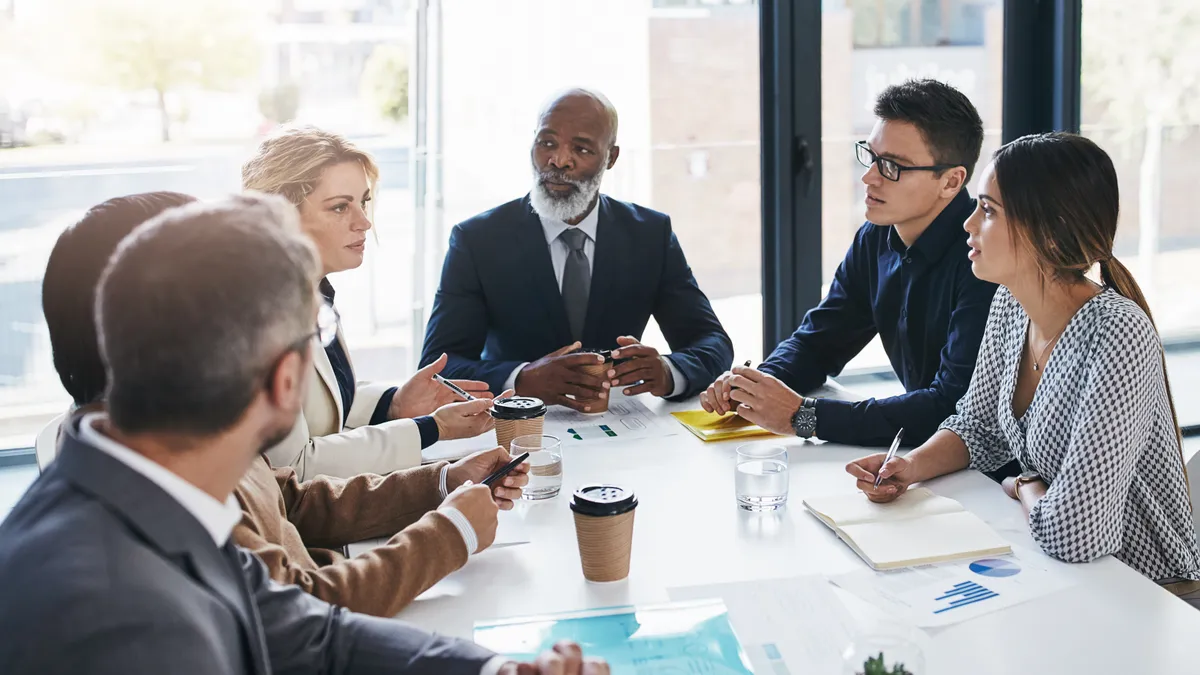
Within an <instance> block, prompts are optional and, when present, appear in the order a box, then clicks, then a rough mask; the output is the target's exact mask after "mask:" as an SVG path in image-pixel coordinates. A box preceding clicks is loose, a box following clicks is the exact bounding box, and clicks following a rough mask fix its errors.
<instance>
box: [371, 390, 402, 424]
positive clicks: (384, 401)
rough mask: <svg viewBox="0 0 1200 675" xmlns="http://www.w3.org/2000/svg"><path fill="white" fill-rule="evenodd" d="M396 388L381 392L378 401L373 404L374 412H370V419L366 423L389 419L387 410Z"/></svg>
mask: <svg viewBox="0 0 1200 675" xmlns="http://www.w3.org/2000/svg"><path fill="white" fill-rule="evenodd" d="M396 389H397V387H392V388H390V389H388V390H387V391H385V392H383V396H380V397H379V403H376V404H375V412H374V413H372V414H371V421H370V422H367V424H370V425H376V424H383V423H384V422H387V421H389V420H390V419H391V417H390V416H389V415H388V410H389V409H391V407H392V399H393V398H395V397H396Z"/></svg>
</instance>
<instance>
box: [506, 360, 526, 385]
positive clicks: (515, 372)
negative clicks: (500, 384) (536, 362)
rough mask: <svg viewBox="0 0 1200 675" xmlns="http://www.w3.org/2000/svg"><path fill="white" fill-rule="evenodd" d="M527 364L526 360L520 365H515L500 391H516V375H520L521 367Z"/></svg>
mask: <svg viewBox="0 0 1200 675" xmlns="http://www.w3.org/2000/svg"><path fill="white" fill-rule="evenodd" d="M527 365H529V362H528V361H526V362H525V363H522V364H521V365H519V366H517V367H516V368H513V371H512V374H511V375H509V376H508V379H507V380H505V381H504V388H503V389H501V390H500V391H508V390H509V389H512V390H513V391H516V390H517V375H520V374H521V369H522V368H524V367H525V366H527Z"/></svg>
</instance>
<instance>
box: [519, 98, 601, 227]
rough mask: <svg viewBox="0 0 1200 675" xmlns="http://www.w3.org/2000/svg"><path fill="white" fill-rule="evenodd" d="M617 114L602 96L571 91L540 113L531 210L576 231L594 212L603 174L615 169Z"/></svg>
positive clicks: (534, 156)
mask: <svg viewBox="0 0 1200 675" xmlns="http://www.w3.org/2000/svg"><path fill="white" fill-rule="evenodd" d="M620 154H621V148H620V147H619V146H617V109H616V108H614V107H613V104H612V103H611V102H610V101H609V100H608V98H607V97H606V96H604V94H601V93H600V92H597V91H592V90H590V89H582V88H574V89H568V90H566V91H563V92H560V93H559V94H557V95H556V96H554V97H553V98H552V99H550V101H548V102H547V103H546V105H545V106H544V107H543V108H542V113H541V114H540V115H538V123H537V130H536V131H535V133H534V138H533V149H532V151H531V152H530V158H531V159H532V160H533V179H534V184H533V189H532V190H531V191H530V199H531V201H532V204H533V208H534V210H535V211H537V212H538V214H540V215H542V216H543V217H549V218H555V219H558V220H561V221H563V222H566V223H568V224H571V225H575V224H577V223H579V222H580V221H582V220H583V218H584V216H586V215H587V214H588V213H590V212H591V210H592V209H593V208H594V207H595V205H596V201H597V200H598V199H599V196H600V182H601V181H602V180H603V179H604V172H605V171H607V170H609V169H611V168H612V167H613V165H614V164H616V163H617V157H618V156H619V155H620Z"/></svg>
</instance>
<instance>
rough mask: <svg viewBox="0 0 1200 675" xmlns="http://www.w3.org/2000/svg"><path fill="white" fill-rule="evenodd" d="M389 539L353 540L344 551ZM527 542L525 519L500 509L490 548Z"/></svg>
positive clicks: (351, 553) (352, 553)
mask: <svg viewBox="0 0 1200 675" xmlns="http://www.w3.org/2000/svg"><path fill="white" fill-rule="evenodd" d="M389 539H391V537H381V538H379V539H367V540H364V541H359V542H355V543H353V544H350V545H349V546H347V547H346V552H347V553H348V554H349V556H350V557H351V558H353V557H354V556H357V555H362V554H363V553H366V552H367V551H370V550H371V549H373V548H375V547H377V546H383V545H384V544H386V543H388V540H389ZM528 543H529V530H528V528H527V527H526V526H525V519H524V518H523V517H522V516H521V514H520V513H517V510H515V509H514V510H513V511H501V512H500V514H499V521H498V522H497V524H496V541H495V542H493V543H492V545H491V548H504V547H505V546H517V545H519V544H528Z"/></svg>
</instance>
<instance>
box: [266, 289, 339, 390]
mask: <svg viewBox="0 0 1200 675" xmlns="http://www.w3.org/2000/svg"><path fill="white" fill-rule="evenodd" d="M340 322H341V316H339V315H338V311H337V308H336V307H334V306H333V305H332V304H330V302H329V301H328V300H326V299H324V298H322V299H321V306H320V307H318V308H317V326H316V330H314V331H313V332H311V333H308V334H306V335H305V336H304V337H302V338H300V339H299V340H296V341H295V342H293V343H292V344H290V345H288V348H287V349H285V350H283V352H282V353H281V354H280V355H279V356H278V357H276V358H275V360H274V361H272V362H271V365H270V366H269V367H268V368H267V386H268V387H269V386H270V384H271V378H272V377H273V375H274V373H275V369H276V368H278V367H279V363H280V362H281V361H283V358H284V357H285V356H287V355H288V354H291V353H292V352H296V351H300V350H301V349H305V348H307V347H308V343H309V342H310V341H311V340H312V339H313V338H314V337H315V338H317V339H319V340H320V341H321V346H322V347H328V346H329V345H331V344H333V341H334V340H336V339H337V332H338V324H339V323H340Z"/></svg>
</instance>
